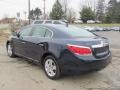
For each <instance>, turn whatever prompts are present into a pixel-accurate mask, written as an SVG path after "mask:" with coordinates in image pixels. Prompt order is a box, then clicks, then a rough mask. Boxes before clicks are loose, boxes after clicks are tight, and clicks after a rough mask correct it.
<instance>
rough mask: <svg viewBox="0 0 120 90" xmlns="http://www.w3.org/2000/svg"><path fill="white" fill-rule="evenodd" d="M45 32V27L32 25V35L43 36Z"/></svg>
mask: <svg viewBox="0 0 120 90" xmlns="http://www.w3.org/2000/svg"><path fill="white" fill-rule="evenodd" d="M45 32H46V29H45V28H42V27H40V26H36V27H34V29H33V33H32V36H36V37H44V36H45Z"/></svg>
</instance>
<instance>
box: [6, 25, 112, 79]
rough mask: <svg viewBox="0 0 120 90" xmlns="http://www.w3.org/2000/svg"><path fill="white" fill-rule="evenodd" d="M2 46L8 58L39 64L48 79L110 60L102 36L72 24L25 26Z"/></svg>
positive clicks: (95, 68) (98, 67)
mask: <svg viewBox="0 0 120 90" xmlns="http://www.w3.org/2000/svg"><path fill="white" fill-rule="evenodd" d="M6 47H7V52H8V55H9V56H10V57H14V56H20V57H24V58H27V59H30V60H33V61H35V62H37V63H40V64H41V66H42V67H43V70H44V71H45V74H46V75H47V76H48V77H49V78H50V79H57V78H59V77H60V76H61V75H62V74H66V73H67V74H68V73H79V72H87V71H98V70H101V69H103V68H105V67H106V66H107V65H108V64H109V63H110V61H111V52H110V50H109V43H108V40H107V39H106V38H104V37H101V36H98V35H95V34H93V33H91V32H89V31H87V30H84V29H82V28H77V27H74V26H68V27H66V26H64V25H47V24H46V25H30V26H25V27H23V28H21V29H20V30H19V31H17V32H16V33H13V34H12V35H11V36H10V38H9V39H8V41H7V43H6Z"/></svg>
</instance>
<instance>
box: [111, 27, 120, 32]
mask: <svg viewBox="0 0 120 90" xmlns="http://www.w3.org/2000/svg"><path fill="white" fill-rule="evenodd" d="M111 30H113V31H119V30H120V27H112V28H111Z"/></svg>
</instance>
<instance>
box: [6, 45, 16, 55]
mask: <svg viewBox="0 0 120 90" xmlns="http://www.w3.org/2000/svg"><path fill="white" fill-rule="evenodd" d="M7 54H8V56H9V57H15V54H14V53H13V48H12V46H11V43H8V44H7Z"/></svg>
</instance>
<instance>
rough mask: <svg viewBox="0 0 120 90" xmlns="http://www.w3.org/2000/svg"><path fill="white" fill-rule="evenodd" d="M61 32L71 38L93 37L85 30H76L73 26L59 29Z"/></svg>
mask: <svg viewBox="0 0 120 90" xmlns="http://www.w3.org/2000/svg"><path fill="white" fill-rule="evenodd" d="M61 30H62V31H63V32H65V33H66V34H68V35H69V36H71V37H94V36H95V35H94V34H93V33H91V32H89V31H87V30H85V29H82V28H77V27H73V26H69V27H64V28H61Z"/></svg>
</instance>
